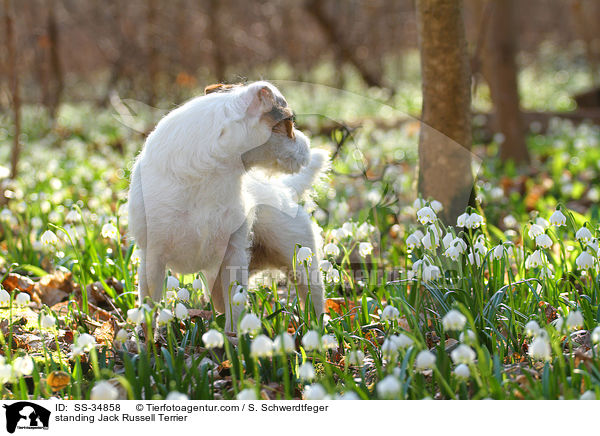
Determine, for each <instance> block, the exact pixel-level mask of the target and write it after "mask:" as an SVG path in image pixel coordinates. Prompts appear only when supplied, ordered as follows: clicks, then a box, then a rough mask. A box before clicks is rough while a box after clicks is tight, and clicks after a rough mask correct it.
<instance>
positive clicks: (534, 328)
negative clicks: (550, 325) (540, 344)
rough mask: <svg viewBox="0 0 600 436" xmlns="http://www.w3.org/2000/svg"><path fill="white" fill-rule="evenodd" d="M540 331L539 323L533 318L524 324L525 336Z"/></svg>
mask: <svg viewBox="0 0 600 436" xmlns="http://www.w3.org/2000/svg"><path fill="white" fill-rule="evenodd" d="M539 331H540V325H539V324H538V323H537V321H535V320H531V321H529V322H528V323H527V324H525V333H526V334H527V336H535V335H537V334H538V332H539Z"/></svg>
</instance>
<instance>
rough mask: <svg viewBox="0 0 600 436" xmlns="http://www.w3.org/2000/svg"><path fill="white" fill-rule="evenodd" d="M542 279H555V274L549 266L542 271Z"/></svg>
mask: <svg viewBox="0 0 600 436" xmlns="http://www.w3.org/2000/svg"><path fill="white" fill-rule="evenodd" d="M540 278H541V279H545V278H548V279H553V278H554V273H553V272H552V270H551V269H550V268H549V267H547V266H543V267H542V269H541V270H540Z"/></svg>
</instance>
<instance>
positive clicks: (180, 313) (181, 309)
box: [175, 303, 189, 320]
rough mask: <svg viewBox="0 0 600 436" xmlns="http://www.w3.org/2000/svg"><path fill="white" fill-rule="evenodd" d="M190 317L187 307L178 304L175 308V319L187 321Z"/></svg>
mask: <svg viewBox="0 0 600 436" xmlns="http://www.w3.org/2000/svg"><path fill="white" fill-rule="evenodd" d="M188 316H189V313H188V310H187V307H185V306H184V305H183V304H181V303H177V305H176V306H175V317H176V318H177V319H181V320H184V319H187V318H188Z"/></svg>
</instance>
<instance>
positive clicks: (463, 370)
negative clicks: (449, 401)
mask: <svg viewBox="0 0 600 436" xmlns="http://www.w3.org/2000/svg"><path fill="white" fill-rule="evenodd" d="M454 375H455V376H456V378H458V379H461V380H467V379H468V378H469V377H470V376H471V370H470V369H469V367H468V366H467V365H465V364H464V363H461V364H460V365H458V366H457V367H456V368H454Z"/></svg>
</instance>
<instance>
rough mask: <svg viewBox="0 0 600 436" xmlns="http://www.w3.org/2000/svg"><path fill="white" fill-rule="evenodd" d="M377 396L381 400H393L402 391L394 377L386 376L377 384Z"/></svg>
mask: <svg viewBox="0 0 600 436" xmlns="http://www.w3.org/2000/svg"><path fill="white" fill-rule="evenodd" d="M376 389H377V396H378V397H381V398H394V397H396V396H397V395H398V393H399V392H400V389H402V385H401V384H400V382H399V381H398V379H397V378H396V377H394V376H393V375H388V376H386V377H385V378H384V379H382V380H381V381H380V382H379V383H377V387H376Z"/></svg>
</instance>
